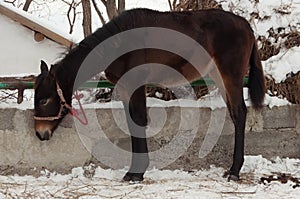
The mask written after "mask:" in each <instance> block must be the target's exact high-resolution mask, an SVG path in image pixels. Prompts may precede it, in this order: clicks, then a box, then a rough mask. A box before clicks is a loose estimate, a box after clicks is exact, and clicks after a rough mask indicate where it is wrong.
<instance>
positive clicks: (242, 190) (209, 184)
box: [0, 156, 300, 199]
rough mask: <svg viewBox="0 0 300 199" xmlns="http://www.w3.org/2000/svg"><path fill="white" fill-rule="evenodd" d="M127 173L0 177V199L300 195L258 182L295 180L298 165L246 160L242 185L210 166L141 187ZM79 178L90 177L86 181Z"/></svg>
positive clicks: (156, 173)
mask: <svg viewBox="0 0 300 199" xmlns="http://www.w3.org/2000/svg"><path fill="white" fill-rule="evenodd" d="M125 172H126V170H125V169H122V170H111V169H102V168H100V167H95V166H94V165H89V166H87V167H85V168H84V169H83V168H74V169H73V170H72V173H71V174H68V175H61V174H58V173H55V172H52V173H51V172H49V171H47V170H45V171H42V172H41V175H40V176H39V177H33V176H18V175H13V176H1V175H0V199H2V198H80V199H83V198H205V199H206V198H214V199H218V198H222V199H223V198H231V199H234V198H266V199H268V198H270V199H271V198H272V199H276V198H278V199H279V198H280V199H281V198H289V199H296V198H299V195H300V187H296V188H293V186H294V185H295V184H296V183H293V182H291V181H288V182H287V183H285V184H283V183H281V182H278V181H276V182H271V183H267V182H265V184H264V183H261V182H260V178H261V177H269V176H270V175H272V176H274V177H276V176H277V175H276V173H286V174H288V175H291V176H292V177H294V178H299V177H300V160H296V159H288V158H287V159H279V158H276V159H274V161H273V162H271V161H268V160H266V159H264V158H262V157H261V156H246V157H245V164H244V166H243V168H242V171H241V181H239V182H227V180H226V179H225V178H223V177H222V175H223V173H224V172H225V170H224V169H223V168H217V167H214V166H211V168H210V169H208V170H199V171H191V172H186V171H181V170H175V171H170V170H156V169H151V170H150V171H147V172H146V174H145V180H144V181H143V182H142V183H137V184H134V183H128V182H122V181H121V179H122V177H123V175H124V174H125ZM84 173H94V174H93V175H90V176H87V175H84Z"/></svg>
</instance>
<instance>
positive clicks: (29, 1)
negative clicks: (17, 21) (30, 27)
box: [23, 0, 33, 12]
mask: <svg viewBox="0 0 300 199" xmlns="http://www.w3.org/2000/svg"><path fill="white" fill-rule="evenodd" d="M32 1H33V0H26V2H25V4H24V7H23V10H24V11H26V12H27V11H28V9H29V6H30V4H31V2H32Z"/></svg>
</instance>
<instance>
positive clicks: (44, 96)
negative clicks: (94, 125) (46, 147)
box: [34, 61, 68, 141]
mask: <svg viewBox="0 0 300 199" xmlns="http://www.w3.org/2000/svg"><path fill="white" fill-rule="evenodd" d="M55 68H56V66H51V69H50V71H49V69H48V66H47V64H46V63H45V62H44V61H41V66H40V69H41V73H40V74H39V76H38V77H37V79H36V81H35V94H34V115H35V116H34V120H35V131H36V135H37V137H38V138H39V139H40V140H42V141H44V140H49V139H50V137H51V136H52V134H53V131H54V130H55V129H56V128H57V126H58V124H59V123H60V122H61V120H62V118H63V117H64V116H65V115H66V114H67V113H68V109H67V108H66V107H65V105H64V104H62V101H61V98H60V96H59V94H58V92H57V90H58V88H59V87H58V86H57V84H58V82H57V79H56V77H55Z"/></svg>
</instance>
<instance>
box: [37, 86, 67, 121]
mask: <svg viewBox="0 0 300 199" xmlns="http://www.w3.org/2000/svg"><path fill="white" fill-rule="evenodd" d="M56 88H57V94H58V96H59V99H60V109H59V112H58V114H57V116H49V117H38V116H34V117H33V118H34V119H35V120H44V121H54V120H58V119H61V118H63V116H64V115H65V114H62V113H63V111H64V109H67V110H68V111H69V112H70V113H72V110H73V109H72V106H70V105H69V104H67V103H66V100H65V98H64V95H63V92H62V90H61V88H60V86H59V84H58V83H57V82H56Z"/></svg>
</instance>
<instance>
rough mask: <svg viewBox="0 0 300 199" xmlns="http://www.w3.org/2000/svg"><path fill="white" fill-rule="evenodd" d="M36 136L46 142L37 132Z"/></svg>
mask: <svg viewBox="0 0 300 199" xmlns="http://www.w3.org/2000/svg"><path fill="white" fill-rule="evenodd" d="M35 135H36V136H37V137H38V138H39V139H40V140H41V141H44V139H43V138H42V136H41V134H40V133H39V132H38V131H37V132H35Z"/></svg>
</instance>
